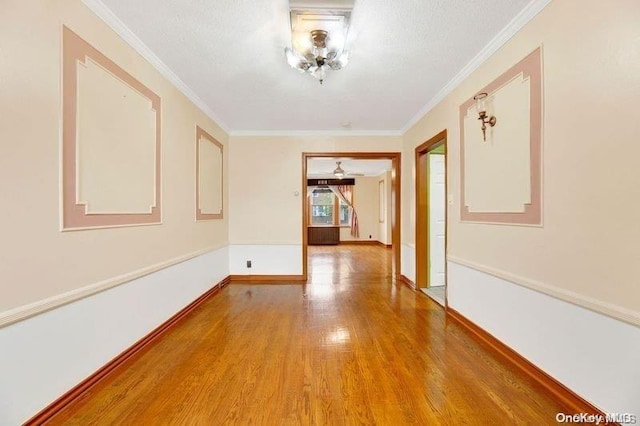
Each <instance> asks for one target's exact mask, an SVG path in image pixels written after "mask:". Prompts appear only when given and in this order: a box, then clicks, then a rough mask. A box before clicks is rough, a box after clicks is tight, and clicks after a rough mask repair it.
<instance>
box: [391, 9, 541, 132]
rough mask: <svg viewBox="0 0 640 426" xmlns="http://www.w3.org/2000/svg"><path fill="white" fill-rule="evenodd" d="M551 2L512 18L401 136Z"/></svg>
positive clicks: (419, 113)
mask: <svg viewBox="0 0 640 426" xmlns="http://www.w3.org/2000/svg"><path fill="white" fill-rule="evenodd" d="M549 3H551V0H532V1H531V3H529V4H528V5H527V6H526V7H525V8H524V9H522V11H520V13H518V14H517V15H516V16H515V18H513V19H512V20H511V21H510V22H509V23H508V24H507V26H506V27H504V28H503V29H502V30H501V31H500V32H499V33H498V34H496V36H495V37H493V38H492V39H491V41H489V43H487V45H486V46H485V47H484V48H482V50H480V52H478V54H477V55H476V56H474V57H473V59H471V61H469V62H468V63H467V65H465V66H464V67H463V68H462V69H461V70H460V71H459V72H458V74H456V75H455V76H454V77H453V78H452V79H451V80H449V82H448V83H447V84H446V85H445V86H444V87H443V88H442V89H440V91H439V92H438V93H436V95H435V96H434V97H433V98H431V100H430V101H429V102H427V103H426V105H424V106H423V107H422V108H421V109H420V110H419V111H418V112H417V113H416V114H415V115H414V116H413V118H411V120H409V121H408V122H407V124H405V126H404V127H403V128H402V130H401V132H400V133H401V134H405V133H406V132H408V131H409V129H411V127H413V125H414V124H416V123H417V122H418V121H419V120H420V119H421V118H422V117H424V116H425V115H426V114H427V113H428V112H429V111H431V110H432V109H433V108H434V107H435V106H436V105H438V104H439V103H440V102H441V101H442V100H443V99H444V98H446V97H447V95H448V94H449V93H451V92H452V91H453V90H454V89H455V88H456V87H458V85H459V84H460V83H462V82H463V81H464V80H465V79H466V78H467V77H469V76H470V75H471V73H472V72H474V71H475V70H476V69H477V68H478V67H480V65H482V64H483V63H484V62H485V61H486V60H487V59H489V58H490V57H491V56H492V55H493V54H494V53H496V52H497V51H498V49H500V48H501V47H502V46H503V45H504V44H505V43H506V42H507V41H509V40H510V39H511V37H513V36H514V35H515V34H516V33H517V32H518V31H520V29H522V27H524V26H525V25H526V24H527V23H529V21H531V20H532V19H533V18H534V17H535V16H536V15H537V14H538V13H540V11H542V9H544V8H545V7H546V6H547V5H548V4H549Z"/></svg>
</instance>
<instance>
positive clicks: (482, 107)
mask: <svg viewBox="0 0 640 426" xmlns="http://www.w3.org/2000/svg"><path fill="white" fill-rule="evenodd" d="M487 96H488V95H487V93H486V92H482V93H478V94H477V95H475V96H474V97H473V100H474V101H476V111H477V112H478V120H480V122H481V123H482V140H483V141H485V142H486V141H487V124H488V125H489V126H491V127H493V126H495V125H496V117H494V116H493V115H492V116H490V117H488V118H487V105H486V102H485V100H486V99H487Z"/></svg>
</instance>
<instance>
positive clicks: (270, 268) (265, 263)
mask: <svg viewBox="0 0 640 426" xmlns="http://www.w3.org/2000/svg"><path fill="white" fill-rule="evenodd" d="M301 259H302V245H301V244H280V245H277V244H236V245H231V246H229V273H230V274H232V275H302V260H301ZM247 260H251V268H247Z"/></svg>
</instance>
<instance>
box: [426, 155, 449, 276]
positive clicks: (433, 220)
mask: <svg viewBox="0 0 640 426" xmlns="http://www.w3.org/2000/svg"><path fill="white" fill-rule="evenodd" d="M444 178H445V161H444V155H441V154H429V205H428V209H429V286H430V287H434V286H441V285H444V284H445V282H444V277H445V275H444V268H445V240H444V231H445V224H446V222H445V220H446V218H445V201H446V195H445V188H444Z"/></svg>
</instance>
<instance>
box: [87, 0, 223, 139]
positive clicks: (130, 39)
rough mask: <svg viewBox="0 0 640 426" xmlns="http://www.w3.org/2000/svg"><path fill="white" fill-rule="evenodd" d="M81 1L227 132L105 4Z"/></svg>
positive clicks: (97, 0)
mask: <svg viewBox="0 0 640 426" xmlns="http://www.w3.org/2000/svg"><path fill="white" fill-rule="evenodd" d="M82 2H83V3H84V4H85V5H86V6H87V7H88V8H89V9H91V11H92V12H93V13H95V14H96V15H97V16H98V17H99V18H100V19H102V20H103V21H104V22H105V23H106V24H107V25H108V26H109V27H110V28H111V29H112V30H113V31H114V32H115V33H116V34H118V35H119V36H120V37H121V38H122V39H123V40H124V41H125V42H126V43H127V44H128V45H129V46H131V47H132V48H133V49H134V50H135V51H136V52H138V53H139V54H140V55H141V56H142V57H143V58H145V59H146V60H147V61H148V62H149V63H150V64H151V65H152V66H153V67H154V68H155V69H157V70H158V72H160V74H162V75H163V76H164V77H165V78H166V79H167V80H169V81H170V82H171V83H172V84H173V85H174V86H175V87H176V88H178V90H180V92H182V94H183V95H185V96H186V97H187V98H188V99H189V100H190V101H191V102H193V103H194V105H195V106H196V107H198V108H199V109H200V110H201V111H202V112H204V113H205V115H207V116H208V117H209V118H210V119H212V120H213V121H214V122H215V123H216V124H217V125H218V126H220V128H222V130H224V131H225V132H226V133H227V134H228V133H229V128H228V127H227V125H226V124H224V122H223V121H222V120H220V118H219V117H218V116H216V114H215V113H214V112H213V110H212V109H211V108H210V107H209V106H208V105H207V104H206V103H205V102H204V101H203V100H202V99H200V97H199V96H198V95H196V93H195V92H194V91H193V90H191V88H189V86H187V85H186V83H185V82H184V81H182V80H181V79H180V77H178V76H177V75H176V73H174V72H173V71H172V70H171V68H169V67H168V66H167V65H166V64H165V63H164V62H162V61H161V60H160V58H158V56H156V54H155V53H153V51H151V49H149V47H147V45H146V44H144V42H143V41H142V40H140V39H139V38H138V36H136V35H135V34H134V33H133V31H131V30H130V29H129V27H127V26H126V25H125V24H124V23H123V22H122V21H121V20H120V19H119V18H118V17H117V16H116V15H115V14H114V13H113V12H112V11H111V9H109V8H108V7H107V6H105V5H104V3H102V1H100V0H82Z"/></svg>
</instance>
